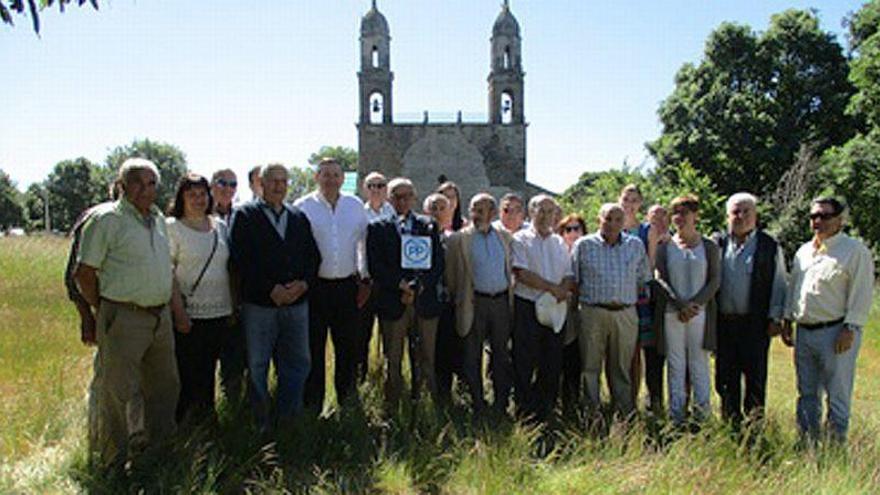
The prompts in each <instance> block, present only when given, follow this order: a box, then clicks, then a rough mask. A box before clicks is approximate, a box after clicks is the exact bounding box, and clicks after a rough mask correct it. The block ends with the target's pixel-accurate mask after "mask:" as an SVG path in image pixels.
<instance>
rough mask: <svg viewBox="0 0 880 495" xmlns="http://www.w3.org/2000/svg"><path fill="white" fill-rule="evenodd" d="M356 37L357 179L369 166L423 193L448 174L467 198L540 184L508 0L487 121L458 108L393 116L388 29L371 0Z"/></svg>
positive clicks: (494, 43)
mask: <svg viewBox="0 0 880 495" xmlns="http://www.w3.org/2000/svg"><path fill="white" fill-rule="evenodd" d="M360 45H361V70H360V71H359V72H358V82H359V86H360V118H359V121H358V124H357V128H358V152H359V160H358V176H359V179H361V180H362V179H363V177H364V176H365V175H366V174H368V173H369V172H371V171H374V170H378V171H380V172H382V173H383V174H385V175H386V176H387V177H389V178H392V177H397V176H405V177H409V178H410V179H412V180H413V182H414V183H415V186H416V189H417V190H418V193H419V195H420V197H424V196H425V195H426V194H427V193H428V192H430V191H431V190H433V189H434V188H436V187H437V185H438V181H439V180H441V179H448V180H452V181H454V182H455V183H457V184H458V185H459V187H460V188H461V190H462V200H463V202H465V203H466V202H467V200H468V198H470V197H471V196H472V195H473V194H476V193H477V192H481V191H487V192H490V193H492V194H493V195H494V196H496V197H500V196H501V195H503V194H504V193H506V192H509V191H516V192H519V193H521V194H523V195H524V196H526V197H528V196H532V195H534V194H537V193H538V192H544V190H543V189H541V188H540V187H538V186H535V185H532V184H529V183H528V182H526V129H527V127H528V124H527V123H526V122H525V115H524V112H523V109H524V105H523V103H524V101H523V79H524V76H525V73H524V72H523V69H522V54H521V46H522V40H521V38H520V29H519V23H518V22H517V20H516V18H515V17H514V16H513V14H512V13H511V12H510V7H509V5H508V3H507V2H506V1H505V2H504V5H503V6H502V9H501V12H500V13H499V15H498V17H497V19H496V20H495V24H494V26H493V27H492V38H491V47H490V54H491V63H490V72H489V77H488V84H489V88H488V93H489V94H488V100H489V101H488V108H489V118H488V122H486V123H463V122H462V121H461V118H460V114H459V118H458V120H457V122H452V123H433V122H429V121H428V116H427V114H426V115H425V119H424V121H423V122H421V123H396V122H394V121H393V114H392V110H393V96H394V95H393V91H392V87H393V82H394V73H393V72H392V71H391V57H390V47H391V35H390V31H389V28H388V21H387V20H386V19H385V16H384V15H382V13H381V12H379V10H378V9H377V8H376V2H375V0H374V1H373V6H372V8H371V9H370V11H369V12H367V13H366V15H364V17H363V19H362V20H361V36H360ZM463 206H464V207H465V208H466V204H465V205H463Z"/></svg>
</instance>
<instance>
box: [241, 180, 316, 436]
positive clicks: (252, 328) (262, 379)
mask: <svg viewBox="0 0 880 495" xmlns="http://www.w3.org/2000/svg"><path fill="white" fill-rule="evenodd" d="M287 180H288V177H287V169H286V168H285V167H284V166H283V165H278V164H274V165H268V166H267V167H265V168H264V169H263V172H262V183H263V197H261V198H257V199H255V200H253V201H250V202H248V203H246V204H244V205H242V206H240V207H239V208H238V209H236V210H235V213H234V214H233V217H232V227H231V234H230V237H231V248H232V257H233V258H232V259H233V262H234V263H235V265H236V268H237V270H238V273H239V275H240V277H241V298H242V309H241V319H242V327H243V329H244V333H245V339H246V342H247V364H248V374H249V380H250V393H251V399H252V403H253V407H254V416H255V418H256V420H257V422H258V426H259V427H260V429H261V431H263V432H266V431H268V430H269V429H270V428H271V423H270V420H269V410H270V405H271V401H270V398H269V389H268V383H267V375H268V371H269V360H270V359H273V357H274V360H275V366H276V368H277V373H278V389H277V394H276V395H277V399H276V407H275V411H276V416H277V419H278V420H281V421H284V420H288V419H290V418H291V417H292V416H293V415H294V414H295V413H297V412H299V410H300V409H302V404H303V388H304V384H305V380H306V377H307V376H308V374H309V369H310V365H311V359H310V355H309V312H308V307H309V306H308V294H309V289H310V288H311V287H313V286H314V285H315V281H316V279H317V276H318V267H319V265H320V264H321V255H320V253H319V252H318V247H317V245H316V243H315V239H314V237H313V236H312V229H311V226H310V224H309V221H308V219H307V218H306V216H305V214H303V213H302V212H301V211H300V210H299V209H298V208H296V207H294V206H291V205H289V204H287V203H285V202H284V199H285V197H286V196H287Z"/></svg>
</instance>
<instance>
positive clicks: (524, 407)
mask: <svg viewBox="0 0 880 495" xmlns="http://www.w3.org/2000/svg"><path fill="white" fill-rule="evenodd" d="M529 215H530V216H531V218H532V225H531V227H529V228H528V229H523V230H520V231H519V232H517V233H516V234H514V235H513V242H511V245H510V248H511V254H512V256H511V257H512V260H513V273H514V275H515V277H516V285H515V287H514V296H515V297H514V311H513V315H514V324H513V368H514V372H515V377H516V378H515V379H516V387H515V390H514V396H515V397H514V398H515V402H516V408H517V413H518V414H519V415H520V416H523V417H526V418H532V419H535V420H539V421H543V420H545V419H546V418H547V416H548V415H549V413H550V412H551V411H552V410H553V407H554V405H555V404H556V395H557V393H558V391H559V375H560V373H561V372H562V343H563V334H562V332H555V331H554V329H553V328H550V327H548V326H545V325H542V324H541V323H540V322H539V321H538V317H537V313H536V310H535V303H536V302H537V301H538V299H539V298H540V297H541V295H542V294H543V293H545V292H549V293H550V294H552V295H553V297H554V298H555V299H556V300H557V301H565V300H566V299H568V297H569V294H570V292H571V291H572V290H573V289H574V274H573V273H572V270H571V258H570V257H569V255H568V248H566V247H565V241H563V240H562V237H560V236H559V235H557V234H554V233H553V229H554V227H555V226H556V224H557V223H558V221H559V218H560V216H561V209H560V208H559V205H558V204H557V203H556V201H555V200H554V199H553V198H551V197H550V196H547V195H545V194H539V195H537V196H535V197H533V198H532V199H531V200H530V201H529ZM533 376H534V377H533Z"/></svg>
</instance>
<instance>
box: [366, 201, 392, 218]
mask: <svg viewBox="0 0 880 495" xmlns="http://www.w3.org/2000/svg"><path fill="white" fill-rule="evenodd" d="M364 211H365V212H367V220H368V221H369V222H370V223H373V222H378V221H379V220H384V219H386V218H394V217H395V216H397V212H396V211H394V207H393V206H391V203H389V202H388V201H383V202H382V206H380V207H379V211H376V210H374V209H373V208H372V207H371V206H370V203H364Z"/></svg>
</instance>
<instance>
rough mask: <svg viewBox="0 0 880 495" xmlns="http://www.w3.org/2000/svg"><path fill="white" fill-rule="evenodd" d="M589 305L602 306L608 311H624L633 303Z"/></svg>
mask: <svg viewBox="0 0 880 495" xmlns="http://www.w3.org/2000/svg"><path fill="white" fill-rule="evenodd" d="M588 306H594V307H597V308H602V309H604V310H607V311H623V310H624V309H626V308H631V307H632V304H621V303H596V304H588Z"/></svg>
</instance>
